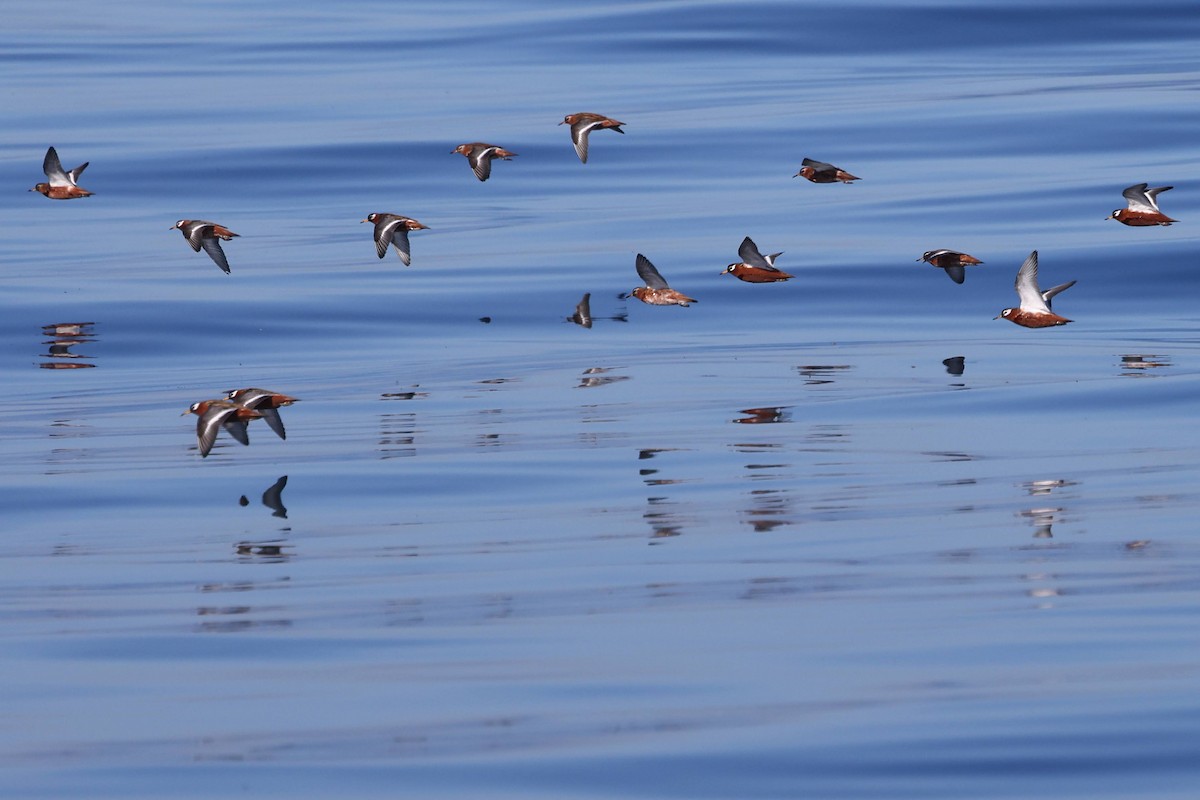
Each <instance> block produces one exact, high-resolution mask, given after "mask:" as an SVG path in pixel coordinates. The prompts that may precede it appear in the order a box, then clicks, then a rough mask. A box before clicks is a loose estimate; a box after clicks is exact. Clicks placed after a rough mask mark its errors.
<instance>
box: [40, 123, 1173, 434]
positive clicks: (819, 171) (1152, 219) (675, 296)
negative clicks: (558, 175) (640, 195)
mask: <svg viewBox="0 0 1200 800" xmlns="http://www.w3.org/2000/svg"><path fill="white" fill-rule="evenodd" d="M559 124H560V125H569V126H570V131H571V142H572V143H573V144H574V146H575V153H576V155H578V156H579V160H580V161H581V162H583V163H584V164H586V163H587V160H588V136H589V134H591V133H592V131H596V130H612V131H616V132H617V133H621V134H623V133H624V132H625V131H623V130H621V126H622V125H624V124H625V123H624V122H620V121H618V120H615V119H612V118H611V117H606V116H603V115H601V114H592V113H586V112H582V113H577V114H568V115H567V116H566V117H564V118H563V121H562V122H560V123H559ZM455 153H457V154H460V155H462V156H465V157H466V159H467V163H468V164H470V166H471V170H472V172H474V173H475V177H476V178H478V179H479V180H480V181H486V180H487V179H488V178H489V177H491V174H492V162H493V161H496V160H501V161H511V160H512V159H513V157H515V156H516V155H517V154H516V153H514V152H511V151H509V150H506V149H504V148H503V147H499V146H497V145H494V144H488V143H486V142H469V143H466V144H460V145H459V146H458V147H456V148H454V150H452V151H451V154H452V155H453V154H455ZM88 163H89V162H84V163H83V164H80V165H79V166H78V167H75V168H74V169H72V170H65V169H63V166H62V162H61V161H60V160H59V158H58V153H57V152H56V151H55V149H54V148H53V147H51V148H49V149H48V150H47V151H46V157H45V159H44V160H43V162H42V171H43V172H45V173H46V182H44V183H38V184H37V185H35V186H34V187H33V188H32V189H30V190H29V191H31V192H39V193H41V194H43V195H45V196H46V197H48V198H50V199H51V200H74V199H77V198H81V197H90V196H92V192H89V191H88V190H86V189H84V188H83V187H81V186H80V185H79V178H80V176H81V175H82V174H83V171H84V170H85V169H86V168H87V166H88ZM793 177H797V178H805V179H807V180H809V181H811V182H812V183H847V184H848V183H853V182H854V181H857V180H860V179H859V178H858V177H857V176H855V175H852V174H850V173H849V172H847V171H845V170H843V169H841V168H839V167H836V166H834V165H833V164H829V163H826V162H824V161H816V160H813V159H811V158H805V159H804V160H803V161H802V162H801V166H800V171H799V172H797V173H796V174H795V175H794V176H793ZM1171 188H1173V187H1171V186H1158V187H1153V188H1151V187H1150V185H1149V184H1146V183H1139V184H1135V185H1134V186H1130V187H1128V188H1127V189H1125V191H1124V192H1122V195H1123V196H1124V197H1125V200H1126V207H1125V208H1120V209H1117V210H1115V211H1113V212H1112V214H1110V215H1109V216H1108V219H1114V220H1116V221H1118V222H1120V223H1122V224H1124V225H1131V226H1135V227H1143V226H1150V225H1170V224H1171V223H1173V222H1176V221H1177V220H1174V219H1171V218H1170V217H1168V216H1167V215H1166V214H1164V213H1162V211H1161V210H1160V209H1159V207H1158V195H1159V194H1161V193H1162V192H1165V191H1167V190H1169V189H1171ZM362 222H370V223H372V224H373V225H374V238H375V250H376V254H377V255H378V256H379V258H383V257H384V256H386V255H387V252H388V248H389V247H391V248H395V250H396V253H397V255H398V256H399V257H400V261H401V262H402V263H403V264H404V265H405V266H408V265H410V264H411V263H412V253H411V249H410V247H409V241H408V234H409V232H410V231H417V230H426V229H428V227H429V226H428V225H424V224H422V223H421V222H419V221H418V220H415V219H413V218H411V217H406V216H403V215H401V214H391V213H383V212H376V213H373V214H368V215H367V217H366V218H365V219H363V220H362ZM169 230H179V231H180V232H181V233H182V234H183V238H184V239H185V240H186V241H187V243H188V244H189V245H191V247H192V249H193V250H194V251H196V252H197V253H198V252H200V251H201V250H204V251H205V252H206V253H207V254H208V256H209V257H210V258H211V259H212V260H213V262H214V263H215V264H216V265H217V266H218V267H220V268H221V270H222V271H224V272H225V273H226V274H229V273H230V268H229V260H228V259H227V258H226V256H225V251H224V250H223V249H222V247H221V242H223V241H226V242H227V241H230V240H232V239H233V238H234V237H236V236H237V235H238V234H236V233H234V232H233V231H231V230H230V229H229V228H226V227H225V226H224V225H220V224H218V223H215V222H209V221H208V220H200V219H181V220H179V221H177V222H176V223H175V224H174V225H172V226H171V228H169ZM780 255H782V253H772V254H770V255H763V254H762V252H761V251H760V250H759V249H758V246H757V245H756V244H755V243H754V242H753V241H752V240H751V239H750V237H749V236H747V237H746V238H745V239H744V240H743V241H742V244H741V246H740V247H739V248H738V257H739V258H740V259H741V261H739V262H735V263H733V264H730V265H729V266H728V267H726V268H725V270H724V271H723V272H722V274H725V273H728V274H731V275H733V276H734V277H735V278H737V279H739V280H742V281H746V282H747V283H775V282H779V281H786V280H788V279H789V278H792V277H793V276H792V275H790V274H788V273H786V272H784V271H782V270H780V269H779V268H778V267H776V266H775V260H776V259H777V258H778V257H779V256H780ZM917 261H924V262H926V263H929V264H931V265H933V266H935V267H938V268H940V269H942V270H944V271H945V272H946V275H947V276H949V277H950V279H951V280H953V281H954V282H955V283H962V282H963V281H964V280H965V279H966V271H965V267H967V266H973V265H976V264H982V263H983V262H982V261H980V260H979V259H978V258H975V257H974V256H972V255H969V254H967V253H960V252H958V251H956V250H947V249H939V250H929V251H927V252H926V253H924V254H923V255H922V256H921V258H918V259H917ZM635 267H636V269H637V273H638V276H639V277H640V278H641V279H642V281H643V283H644V284H645V285H644V286H639V287H637V288H635V289H633V290H632V291H631V292H630V293H629V294H630V295H631V296H633V297H636V298H637V299H638V300H641V301H642V302H643V303H647V304H650V305H659V306H663V305H678V306H688V305H690V304H691V303H694V302H696V300H695V299H694V298H691V297H688V296H687V295H685V294H683V293H682V292H679V291H677V290H675V289H672V288H671V287H670V286H669V285H668V283H667V281H666V280H665V279H664V278H663V276H662V275H661V274H660V273H659V271H658V269H656V268H655V266H654V264H652V263H651V262H650V259H648V258H646V257H645V256H644V255H642V254H641V253H638V254H637V257H636V260H635ZM1074 285H1075V281H1068V282H1067V283H1062V284H1059V285H1057V286H1054V287H1052V288H1050V289H1046V290H1042V289H1041V287H1040V286H1039V284H1038V254H1037V251H1036V250H1034V251H1033V252H1032V253H1030V254H1029V257H1028V258H1026V259H1025V262H1024V263H1023V264H1022V265H1021V268H1020V269H1019V270H1018V271H1017V278H1016V281H1015V284H1014V287H1015V289H1016V292H1017V297H1018V298H1019V300H1020V302H1019V304H1018V305H1017V306H1016V307H1013V308H1005V309H1004V310H1002V311H1001V312H1000V314H999V315H998V316H997V317H996V319H1007V320H1009V321H1010V322H1014V323H1016V324H1017V325H1021V326H1024V327H1026V328H1048V327H1053V326H1057V325H1066V324H1067V323H1069V322H1071V320H1069V319H1067V318H1066V317H1062V316H1059V315H1058V314H1056V313H1054V311H1053V309H1052V308H1051V301H1052V300H1053V298H1054V296H1055V295H1057V294H1059V293H1061V292H1063V291H1065V290H1067V289H1069V288H1071V287H1072V286H1074ZM587 305H588V295H584V298H583V300H582V301H581V303H580V304H579V306H578V307H577V308H576V312H575V315H574V317H573V318H572V319H574V320H575V321H576V322H579V323H580V324H587V323H590V316H591V314H590V310H589V309H588V308H587ZM585 320H586V321H587V323H585ZM588 327H590V324H589V325H588ZM294 402H296V398H294V397H289V396H288V395H285V394H281V393H279V392H272V391H268V390H265V389H258V388H246V389H234V390H232V391H229V392H227V393H226V396H225V397H224V398H221V399H214V400H201V401H199V402H197V403H193V404H192V405H191V406H190V407H189V408H188V410H187V411H185V412H184V414H195V415H197V416H198V417H199V419H198V420H197V422H196V440H197V444H198V449H199V451H200V455H201V457H204V456H207V455H208V454H209V452H210V451H211V450H212V448H213V445H214V444H215V442H216V439H217V433H218V431H219V430H222V429H224V430H225V431H226V433H228V434H229V435H230V436H231V437H232V438H233V439H235V440H236V441H238V442H240V443H242V444H249V437H248V434H247V425H248V423H249V422H250V421H251V420H253V419H263V420H265V421H266V422H267V425H268V426H269V427H270V428H271V430H273V431H274V432H275V433H276V434H277V435H278V436H279V438H281V439H283V438H286V433H285V431H284V427H283V421H282V419H281V418H280V416H279V409H280V408H281V407H283V406H288V405H291V404H292V403H294Z"/></svg>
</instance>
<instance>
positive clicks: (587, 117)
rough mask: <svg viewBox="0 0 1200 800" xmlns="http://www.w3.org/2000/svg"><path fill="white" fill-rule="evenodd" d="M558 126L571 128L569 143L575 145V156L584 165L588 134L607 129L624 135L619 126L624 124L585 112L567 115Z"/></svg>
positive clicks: (601, 115)
mask: <svg viewBox="0 0 1200 800" xmlns="http://www.w3.org/2000/svg"><path fill="white" fill-rule="evenodd" d="M558 124H559V125H570V126H571V142H572V143H573V144H574V145H575V154H576V155H577V156H579V160H580V161H582V162H583V163H584V164H586V163H587V158H588V134H589V133H591V132H592V131H594V130H597V129H600V128H608V129H609V130H613V131H616V132H617V133H624V132H625V131H623V130H621V126H622V125H624V124H625V123H624V122H618V121H617V120H615V119H612V118H611V117H606V116H604V115H603V114H591V113H588V112H586V111H581V112H579V113H578V114H567V115H566V116H565V117H563V121H562V122H560V123H558Z"/></svg>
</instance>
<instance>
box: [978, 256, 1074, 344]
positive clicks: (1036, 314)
mask: <svg viewBox="0 0 1200 800" xmlns="http://www.w3.org/2000/svg"><path fill="white" fill-rule="evenodd" d="M1074 285H1075V281H1068V282H1067V283H1060V284H1059V285H1058V286H1055V287H1054V288H1052V289H1047V290H1046V291H1044V292H1043V291H1042V290H1041V288H1040V287H1039V286H1038V254H1037V250H1034V251H1033V252H1032V253H1030V254H1029V257H1028V258H1026V259H1025V263H1024V264H1022V265H1021V269H1019V270H1018V271H1017V280H1016V283H1015V284H1014V287H1015V288H1016V290H1017V297H1019V298H1020V299H1021V305H1020V307H1018V308H1006V309H1004V310H1003V311H1001V312H1000V313H999V315H997V316H996V317H995V319H1006V320H1008V321H1009V322H1015V323H1016V324H1018V325H1020V326H1022V327H1025V328H1051V327H1054V326H1055V325H1066V324H1067V323H1068V322H1071V320H1069V319H1067V318H1066V317H1060V316H1059V315H1058V314H1055V313H1054V311H1053V310H1052V309H1051V308H1050V301H1051V300H1052V299H1053V298H1054V296H1055V295H1056V294H1058V293H1059V292H1065V291H1066V290H1067V289H1070V288H1071V287H1072V286H1074Z"/></svg>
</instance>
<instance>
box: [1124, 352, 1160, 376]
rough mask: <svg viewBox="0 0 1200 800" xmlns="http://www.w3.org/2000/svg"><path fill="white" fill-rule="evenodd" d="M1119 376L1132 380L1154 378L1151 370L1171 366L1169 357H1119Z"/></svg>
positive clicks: (1134, 355) (1141, 355) (1136, 355)
mask: <svg viewBox="0 0 1200 800" xmlns="http://www.w3.org/2000/svg"><path fill="white" fill-rule="evenodd" d="M1120 366H1121V375H1124V376H1127V377H1134V378H1145V377H1155V376H1154V375H1153V373H1152V372H1151V371H1152V370H1156V369H1161V368H1163V367H1169V366H1171V357H1170V356H1155V355H1147V354H1130V355H1124V356H1121V365H1120Z"/></svg>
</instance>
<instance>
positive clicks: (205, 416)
mask: <svg viewBox="0 0 1200 800" xmlns="http://www.w3.org/2000/svg"><path fill="white" fill-rule="evenodd" d="M187 414H195V415H196V416H197V417H199V419H198V420H196V447H197V448H198V449H199V450H200V457H201V458H206V457H207V456H208V454H209V452H211V451H212V449H213V445H214V444H216V441H217V432H218V431H220V430H221V429H222V428H224V429H225V432H226V433H228V434H229V435H230V436H232V437H233V438H234V439H236V440H237V441H239V442H241V443H242V444H250V436H249V434H248V433H247V432H246V425H247V423H248V422H249V421H250V420H252V419H258V418H259V417H261V416H262V415H261V414H259V413H258V412H257V411H255V410H254V409H252V408H246V407H244V406H240V405H238V404H237V403H232V402H230V401H228V400H201V401H200V402H198V403H192V404H191V405H190V406H188V409H187V410H186V411H184V412H183V415H184V416H186V415H187Z"/></svg>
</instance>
